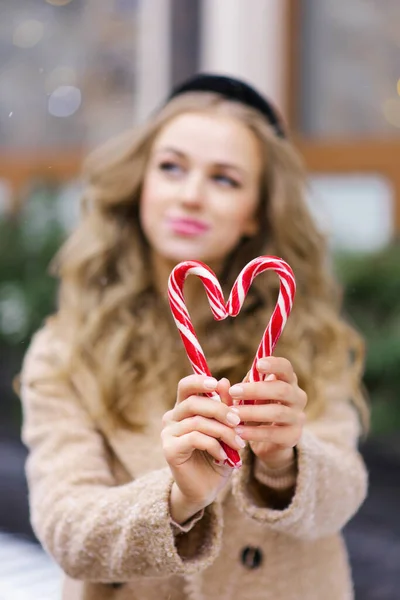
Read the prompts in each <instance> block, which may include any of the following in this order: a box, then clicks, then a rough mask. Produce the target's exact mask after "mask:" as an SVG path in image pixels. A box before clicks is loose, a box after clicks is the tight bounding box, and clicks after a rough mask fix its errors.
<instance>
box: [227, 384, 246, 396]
mask: <svg viewBox="0 0 400 600" xmlns="http://www.w3.org/2000/svg"><path fill="white" fill-rule="evenodd" d="M229 393H230V395H231V396H242V395H243V387H242V386H241V385H234V386H232V387H231V389H230V390H229Z"/></svg>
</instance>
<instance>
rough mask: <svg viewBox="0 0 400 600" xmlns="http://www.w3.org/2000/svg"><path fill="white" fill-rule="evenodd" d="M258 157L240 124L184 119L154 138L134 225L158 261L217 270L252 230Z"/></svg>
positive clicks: (196, 116)
mask: <svg viewBox="0 0 400 600" xmlns="http://www.w3.org/2000/svg"><path fill="white" fill-rule="evenodd" d="M260 175H261V157H260V150H259V146H258V140H257V138H256V137H255V135H254V134H253V133H252V132H251V131H250V130H249V129H248V128H247V127H246V126H245V125H244V124H242V123H241V122H240V121H238V120H236V119H234V118H231V117H226V116H221V115H216V114H215V115H213V114H205V113H186V114H183V115H180V116H178V117H176V118H175V119H173V120H172V121H170V122H169V123H168V124H167V125H166V126H165V127H164V128H163V129H162V130H161V132H160V133H159V134H158V137H157V138H156V140H155V142H154V144H153V148H152V152H151V156H150V159H149V163H148V167H147V170H146V174H145V179H144V185H143V192H142V197H141V201H140V219H141V225H142V228H143V231H144V233H145V236H146V238H147V240H148V242H149V244H150V246H151V247H152V249H153V252H154V253H155V255H156V257H158V258H159V259H164V260H166V261H168V262H172V263H174V264H176V263H177V262H180V261H183V260H190V259H192V260H201V261H204V262H207V263H208V264H210V265H211V264H214V265H216V264H218V263H220V262H221V261H222V260H223V259H224V258H225V257H226V256H227V255H228V254H229V252H230V251H231V250H233V248H234V247H235V246H236V245H237V244H238V242H239V241H240V239H241V238H242V237H243V236H251V235H254V234H255V233H256V231H257V223H256V218H255V213H256V210H257V206H258V197H259V181H260Z"/></svg>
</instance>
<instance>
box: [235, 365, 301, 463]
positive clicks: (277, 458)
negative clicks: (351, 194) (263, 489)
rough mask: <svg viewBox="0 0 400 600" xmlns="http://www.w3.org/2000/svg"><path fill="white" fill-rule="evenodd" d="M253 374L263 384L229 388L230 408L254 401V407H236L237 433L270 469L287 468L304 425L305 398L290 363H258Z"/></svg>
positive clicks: (255, 383)
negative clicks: (263, 377)
mask: <svg viewBox="0 0 400 600" xmlns="http://www.w3.org/2000/svg"><path fill="white" fill-rule="evenodd" d="M257 370H258V371H259V372H260V373H261V374H262V375H264V376H265V375H268V377H267V378H266V380H265V381H257V382H253V383H250V382H246V380H245V381H244V382H243V383H242V384H240V385H235V386H233V387H232V388H230V390H229V393H230V395H231V397H232V398H233V402H234V404H235V403H237V402H238V401H239V400H243V401H246V400H254V401H255V404H254V405H249V404H247V405H237V404H236V406H237V408H238V410H239V416H240V419H241V422H242V423H241V425H240V426H239V427H237V428H236V431H237V433H239V435H240V436H241V437H242V438H243V439H244V440H247V441H249V443H250V447H251V449H252V451H253V452H254V454H255V455H256V456H257V457H258V458H260V460H262V461H263V462H264V463H265V464H266V465H267V466H269V467H271V468H280V467H284V466H286V465H289V464H290V463H291V462H292V461H293V458H294V451H293V448H294V447H295V446H296V445H297V444H298V442H299V439H300V437H301V434H302V430H303V426H304V423H305V412H304V409H305V407H306V404H307V394H306V393H305V392H304V391H303V390H302V389H301V388H299V386H298V383H297V376H296V374H295V373H294V371H293V367H292V365H291V363H290V362H289V361H288V360H286V359H285V358H278V357H269V358H267V359H261V360H260V361H259V362H258V364H257Z"/></svg>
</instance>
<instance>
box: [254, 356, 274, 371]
mask: <svg viewBox="0 0 400 600" xmlns="http://www.w3.org/2000/svg"><path fill="white" fill-rule="evenodd" d="M257 368H259V369H270V368H271V363H270V361H269V360H268V358H260V360H259V361H258V362H257Z"/></svg>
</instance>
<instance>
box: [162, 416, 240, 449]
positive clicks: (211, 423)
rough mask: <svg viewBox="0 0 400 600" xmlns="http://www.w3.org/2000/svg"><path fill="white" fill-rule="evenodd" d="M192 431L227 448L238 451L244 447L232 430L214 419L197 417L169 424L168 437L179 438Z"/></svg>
mask: <svg viewBox="0 0 400 600" xmlns="http://www.w3.org/2000/svg"><path fill="white" fill-rule="evenodd" d="M193 431H198V432H200V433H203V434H205V435H208V436H210V437H213V438H215V439H217V440H220V441H222V442H225V444H228V446H230V447H231V448H234V449H235V450H240V449H242V448H244V446H245V445H246V444H245V442H243V440H242V439H241V437H240V436H239V435H238V434H237V432H236V431H235V429H234V428H232V427H228V426H227V425H224V424H223V423H220V422H219V421H216V420H215V419H206V418H205V417H201V416H199V415H196V416H195V417H190V418H188V419H184V420H183V421H178V422H176V423H173V424H171V426H170V427H169V431H168V435H172V436H175V437H181V436H183V435H187V434H189V433H192V432H193Z"/></svg>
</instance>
